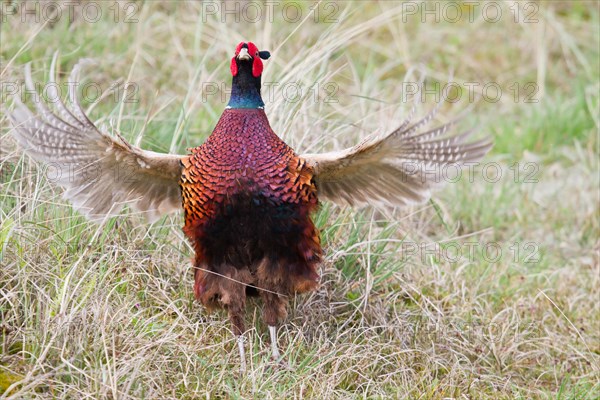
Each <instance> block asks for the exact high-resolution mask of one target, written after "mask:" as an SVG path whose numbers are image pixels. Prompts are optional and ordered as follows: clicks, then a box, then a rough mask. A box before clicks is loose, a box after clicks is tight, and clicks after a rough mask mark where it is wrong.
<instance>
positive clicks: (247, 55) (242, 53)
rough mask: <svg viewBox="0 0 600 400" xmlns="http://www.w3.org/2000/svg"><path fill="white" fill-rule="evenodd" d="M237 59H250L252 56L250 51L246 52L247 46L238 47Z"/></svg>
mask: <svg viewBox="0 0 600 400" xmlns="http://www.w3.org/2000/svg"><path fill="white" fill-rule="evenodd" d="M237 59H238V60H242V61H244V60H251V59H252V56H251V55H250V53H248V49H247V48H242V49H240V53H239V54H238V55H237Z"/></svg>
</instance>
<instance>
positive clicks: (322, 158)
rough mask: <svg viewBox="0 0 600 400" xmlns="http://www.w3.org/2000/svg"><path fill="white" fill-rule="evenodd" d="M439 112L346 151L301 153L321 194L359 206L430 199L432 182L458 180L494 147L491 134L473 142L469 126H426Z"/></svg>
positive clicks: (341, 202) (323, 196)
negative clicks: (454, 128)
mask: <svg viewBox="0 0 600 400" xmlns="http://www.w3.org/2000/svg"><path fill="white" fill-rule="evenodd" d="M436 111H437V107H436V108H434V109H433V110H432V111H431V112H430V113H429V114H427V115H426V116H425V117H424V118H422V119H421V120H419V121H417V122H416V123H414V124H412V125H411V123H410V122H411V121H410V120H411V118H410V117H409V118H408V119H407V120H405V121H404V122H403V123H402V124H401V126H400V127H398V129H396V130H394V131H393V132H391V133H389V134H387V135H384V136H370V137H367V138H366V139H365V140H363V141H362V142H361V143H359V144H358V145H356V146H354V147H351V148H348V149H345V150H341V151H334V152H329V153H323V154H306V155H302V157H303V158H304V159H305V160H306V161H307V162H308V164H309V165H311V166H312V168H313V170H314V174H315V175H314V176H315V178H314V179H315V183H316V186H317V194H318V196H319V198H320V199H326V200H330V201H333V202H336V203H340V204H348V205H357V206H359V205H367V204H375V205H391V206H405V205H410V204H419V203H423V202H425V201H427V200H428V199H429V198H430V196H431V189H432V188H433V187H435V186H439V185H440V184H443V183H444V182H445V181H447V180H449V179H454V178H455V177H456V173H458V168H460V167H462V166H464V165H465V164H466V163H475V162H477V161H479V160H481V158H482V157H483V156H484V155H485V154H486V153H487V152H488V151H489V150H490V149H491V147H492V143H491V141H490V140H489V139H483V140H478V141H469V140H468V138H469V136H470V134H471V131H469V132H465V133H460V134H456V135H446V134H447V133H448V131H449V130H450V128H451V127H452V126H453V125H454V124H455V121H453V122H450V123H448V124H445V125H442V126H440V127H437V128H435V129H431V130H426V131H423V128H424V126H426V125H427V124H428V123H429V122H430V121H431V120H432V119H433V117H434V116H435V113H436ZM413 113H414V108H413V110H412V111H411V113H410V114H411V115H412V114H413Z"/></svg>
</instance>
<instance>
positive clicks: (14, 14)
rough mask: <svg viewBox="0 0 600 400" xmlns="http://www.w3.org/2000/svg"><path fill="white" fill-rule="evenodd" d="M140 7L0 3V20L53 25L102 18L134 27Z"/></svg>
mask: <svg viewBox="0 0 600 400" xmlns="http://www.w3.org/2000/svg"><path fill="white" fill-rule="evenodd" d="M141 7H142V3H139V2H134V1H128V2H120V1H78V0H65V1H43V0H37V1H2V2H0V20H1V21H2V22H3V23H6V22H8V21H9V18H13V19H17V20H19V21H20V22H21V23H48V24H50V25H52V24H56V23H58V22H60V21H62V20H67V21H68V23H72V22H74V21H76V20H77V21H84V22H86V23H95V22H98V21H100V20H101V19H103V18H104V19H108V20H110V21H113V22H115V23H125V24H134V23H137V22H139V19H138V16H139V13H140V10H141Z"/></svg>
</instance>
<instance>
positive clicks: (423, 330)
mask: <svg viewBox="0 0 600 400" xmlns="http://www.w3.org/2000/svg"><path fill="white" fill-rule="evenodd" d="M0 3H1V5H2V7H3V8H2V11H3V14H2V18H3V21H2V23H1V24H0V30H1V32H0V33H1V35H0V44H1V46H0V74H1V75H0V76H1V79H2V87H1V89H2V92H1V93H0V94H1V96H2V101H1V106H2V112H1V113H0V129H1V130H0V140H1V141H0V197H1V198H2V201H1V205H0V223H1V226H0V263H1V266H2V267H1V268H0V393H2V392H4V396H6V397H8V398H115V399H116V398H119V399H125V398H190V399H191V398H203V399H204V398H224V399H238V398H240V399H241V398H267V399H269V398H272V399H279V398H315V399H326V398H327V399H329V398H339V399H347V398H374V399H377V398H381V399H383V398H407V399H416V398H419V399H448V398H456V399H515V398H517V399H519V398H521V399H593V398H598V397H599V396H600V384H599V383H598V382H600V334H599V333H598V332H600V304H599V303H600V297H599V287H600V266H599V257H598V251H599V249H600V242H599V237H600V232H599V231H600V227H599V217H600V213H599V205H598V204H599V201H598V200H599V199H598V192H599V174H598V169H599V165H598V154H599V152H598V128H599V124H600V117H599V112H598V107H599V95H598V92H599V90H600V78H599V77H600V72H599V65H600V63H599V53H598V48H599V42H600V40H599V35H600V33H599V26H600V24H599V12H598V4H597V3H596V2H544V3H537V2H519V3H517V2H492V3H493V4H495V6H489V5H488V6H486V5H485V4H484V3H480V2H458V3H456V2H450V3H444V2H429V3H427V5H425V3H421V2H404V3H401V2H395V1H385V2H383V1H382V2H378V3H371V2H353V3H350V2H337V3H334V2H329V1H325V0H323V1H322V2H321V3H319V4H318V6H317V7H312V6H309V4H308V3H301V4H300V3H297V2H281V4H275V5H274V4H271V3H262V2H261V3H257V2H249V3H245V2H244V3H237V6H236V5H235V4H236V3H230V4H229V5H228V6H226V5H224V4H221V3H210V2H208V3H206V2H205V3H202V4H201V3H195V2H187V3H177V2H146V3H144V4H142V3H138V2H120V3H112V2H110V3H109V2H91V1H90V2H84V3H83V5H81V6H77V7H75V8H73V10H72V11H73V12H72V16H73V18H72V20H71V21H70V20H69V15H70V14H69V12H68V11H69V9H68V8H67V7H66V6H64V5H62V4H59V3H53V2H46V1H42V2H39V3H36V2H33V1H28V2H27V3H25V2H20V1H13V2H10V1H9V2H7V1H2V2H0ZM11 4H12V5H11ZM35 4H37V8H36V5H35ZM448 4H450V5H448ZM84 6H85V7H84ZM24 7H29V8H27V9H28V10H30V12H29V13H27V12H26V9H25V8H24ZM52 7H54V9H53V8H52ZM227 7H229V8H227ZM236 7H237V8H238V13H237V14H235V13H233V14H232V13H228V11H231V10H234V12H235V8H236ZM494 7H497V8H498V9H499V10H500V14H497V11H498V9H496V8H494ZM57 9H58V11H61V14H60V16H57V15H58V14H53V13H54V12H57ZM31 10H33V11H31ZM97 10H100V13H97V12H96V11H97ZM427 10H429V13H428V12H427ZM458 13H460V18H458V15H459V14H458ZM242 40H252V41H254V42H255V43H257V44H258V45H259V47H260V48H261V49H267V50H270V51H271V53H272V55H273V56H272V58H271V59H270V60H269V61H267V62H266V63H265V64H266V69H265V74H264V79H263V81H264V82H263V83H264V90H263V93H264V98H265V102H266V110H267V114H268V116H269V118H270V120H271V124H272V126H273V128H274V130H275V131H276V132H278V133H279V134H280V135H281V136H282V137H283V138H284V140H286V141H287V142H288V143H290V144H291V145H293V146H294V147H295V148H297V149H298V151H299V152H314V151H322V150H330V149H338V148H342V147H343V146H347V145H351V144H353V143H355V142H356V141H358V140H360V139H361V138H364V137H365V136H366V135H367V134H369V133H371V132H375V131H386V130H389V129H392V128H394V127H395V126H396V125H398V123H399V121H401V120H402V117H403V116H404V115H405V114H406V113H407V112H408V110H409V108H410V96H408V99H407V98H406V97H407V96H406V94H407V93H409V94H410V93H411V90H412V89H413V88H414V84H415V82H418V78H419V76H420V71H421V72H425V73H426V75H427V79H426V81H425V83H426V87H427V88H428V89H429V92H428V94H427V96H425V97H424V98H422V99H420V100H419V101H418V104H419V107H418V112H419V114H424V113H426V112H427V111H428V110H429V109H431V107H432V106H433V104H434V103H435V101H436V99H435V97H436V95H435V93H439V92H440V90H439V89H440V88H441V87H442V86H443V85H444V84H445V82H447V81H448V79H450V80H451V82H454V85H452V86H453V89H452V91H451V93H452V94H453V96H454V97H453V98H452V99H455V100H456V101H451V102H448V103H447V104H446V105H444V106H443V107H442V109H441V112H440V115H439V116H438V117H437V118H436V122H438V123H439V122H444V121H447V120H449V119H452V118H453V117H454V116H456V115H457V114H460V113H464V114H465V117H464V118H463V120H462V121H461V123H460V127H462V128H470V127H475V128H476V134H475V135H476V136H477V137H483V136H486V135H490V136H492V137H493V139H494V142H495V146H494V148H493V150H492V151H491V153H490V154H489V155H488V156H487V157H486V159H485V160H484V163H483V164H482V165H479V166H477V167H475V168H474V169H473V170H471V171H464V172H463V174H462V175H461V177H460V179H454V176H452V177H447V178H448V179H447V180H451V181H452V182H449V183H448V184H447V185H445V187H443V188H441V189H440V190H439V191H437V192H436V193H435V195H434V198H433V201H431V202H429V203H428V204H425V205H423V206H420V207H414V208H410V209H397V210H391V209H384V210H376V209H372V208H364V209H361V210H351V209H347V208H341V207H337V206H334V205H332V204H328V203H323V204H322V206H321V209H320V211H319V212H318V213H317V214H316V215H315V219H316V222H317V225H318V226H319V228H320V229H321V230H322V239H323V243H324V247H325V252H326V254H325V261H324V263H323V265H322V266H321V269H320V272H321V275H322V278H321V286H320V289H319V290H318V291H316V292H314V293H312V294H310V295H305V296H301V297H298V298H296V299H293V300H292V301H291V305H292V307H291V310H290V315H289V317H288V320H287V322H286V323H285V324H284V325H282V326H281V328H280V329H279V331H278V334H279V343H280V345H281V347H282V349H283V352H284V353H285V357H286V359H287V361H288V363H289V364H290V366H291V367H292V368H293V370H292V371H288V370H285V369H281V368H278V367H277V366H276V365H274V364H273V363H272V362H271V360H270V358H269V346H268V333H267V329H266V327H265V326H264V324H263V323H262V322H261V318H260V309H259V308H256V307H257V306H258V307H260V304H254V303H251V304H250V305H249V307H248V317H247V326H248V327H250V328H251V329H250V331H249V333H248V339H247V348H249V351H248V358H249V360H248V361H249V371H248V372H247V373H245V374H243V375H241V376H240V375H239V373H238V366H239V356H238V353H237V346H236V343H235V340H234V337H233V336H232V335H231V332H230V327H229V324H228V321H227V318H226V315H225V314H224V313H218V312H217V313H213V314H208V313H207V312H206V311H205V310H204V309H203V308H202V307H201V306H200V305H199V304H198V303H197V302H195V301H194V299H193V290H192V287H193V277H192V271H191V266H190V258H191V249H190V246H189V244H188V243H187V242H186V241H185V240H184V237H183V235H182V233H181V226H182V224H183V221H182V216H181V215H173V216H171V217H167V218H163V219H162V220H161V221H159V222H157V223H154V224H152V225H147V224H145V223H144V220H143V219H142V218H141V217H139V216H136V215H133V214H132V213H131V212H130V211H124V212H123V215H122V216H121V217H119V218H114V219H111V220H110V221H108V222H107V224H106V225H104V226H98V225H95V224H94V223H91V222H88V221H86V220H85V219H84V218H83V217H82V216H80V215H79V214H77V212H75V211H73V210H72V209H71V208H70V207H69V206H68V204H67V203H66V202H65V201H64V200H62V199H61V190H60V189H59V188H57V187H55V186H53V184H52V180H53V179H55V176H54V175H53V174H55V173H56V171H53V170H52V168H50V169H44V168H42V167H39V166H36V165H35V163H34V162H33V161H32V160H31V159H29V158H28V157H24V156H22V153H21V152H20V151H18V149H17V147H16V146H15V143H14V141H13V140H12V138H11V135H10V129H11V128H10V125H9V122H8V120H7V117H6V114H5V112H4V111H6V110H10V109H11V107H12V101H11V100H10V97H11V95H12V94H13V93H15V92H16V93H17V95H19V96H22V97H23V99H24V100H25V101H27V102H30V101H31V99H30V95H28V94H26V93H25V92H24V91H23V90H22V87H21V86H20V85H21V83H22V76H23V65H24V64H25V63H26V62H29V61H32V69H33V72H34V80H35V81H36V82H38V83H39V86H38V88H39V89H40V90H42V89H44V88H45V87H44V86H43V83H44V82H46V81H47V73H48V69H49V64H50V60H51V58H52V55H53V53H54V52H55V51H59V52H60V75H59V78H60V81H61V82H64V81H66V79H67V76H68V71H69V70H70V69H71V68H72V66H73V65H74V64H75V63H76V62H77V60H78V59H80V58H93V59H94V60H95V61H96V64H95V65H92V66H88V67H86V69H85V70H84V71H83V74H82V76H83V77H84V78H85V79H84V82H87V83H88V84H87V85H83V86H82V87H81V88H80V89H82V90H83V91H84V94H86V95H87V97H86V98H85V99H84V103H85V104H91V103H93V102H94V100H96V97H97V93H99V90H102V91H106V93H107V95H106V96H105V97H104V98H103V99H102V100H101V101H100V102H99V103H98V104H97V105H95V106H94V107H93V109H92V110H91V112H90V115H91V116H92V119H93V120H94V121H99V124H100V125H102V126H104V127H105V129H107V130H109V131H110V130H113V129H118V131H119V132H121V133H122V134H123V135H124V136H125V137H126V138H128V139H129V140H131V141H133V142H137V143H140V144H141V146H143V147H144V148H147V149H152V150H156V151H164V152H168V151H171V152H179V153H184V152H185V149H186V148H187V147H192V146H196V145H198V144H200V143H201V142H202V141H203V140H204V139H205V138H206V137H207V135H208V134H209V133H210V132H211V130H212V128H213V126H214V124H215V123H216V121H217V119H218V117H219V115H220V113H221V111H222V109H223V107H224V106H225V104H226V101H227V96H226V91H227V88H228V85H229V83H230V82H229V81H230V74H229V69H228V66H229V59H230V58H231V56H232V53H233V49H234V48H235V45H236V44H237V43H238V42H239V41H242ZM407 72H408V73H407ZM124 81H125V82H129V84H127V85H124V84H123V82H124ZM403 82H405V83H404V84H403ZM113 84H114V85H113ZM111 85H113V86H111ZM427 85H428V86H427ZM436 85H437V86H436ZM440 85H441V86H440ZM61 88H66V86H64V85H63V86H61ZM457 88H460V89H459V90H457ZM63 93H66V92H65V91H63ZM459 94H460V95H461V96H460V99H457V96H458V95H459ZM407 100H408V101H407Z"/></svg>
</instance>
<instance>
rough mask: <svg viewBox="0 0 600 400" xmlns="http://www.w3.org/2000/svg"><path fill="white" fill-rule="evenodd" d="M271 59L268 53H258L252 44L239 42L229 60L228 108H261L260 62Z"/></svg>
mask: <svg viewBox="0 0 600 400" xmlns="http://www.w3.org/2000/svg"><path fill="white" fill-rule="evenodd" d="M269 57H271V53H269V52H268V51H259V50H258V47H256V45H255V44H254V43H252V42H241V43H240V44H238V45H237V47H236V48H235V55H234V56H233V58H232V59H231V65H230V69H231V75H232V76H233V78H232V85H231V86H232V87H231V99H230V100H229V104H228V106H227V107H228V108H263V107H264V106H265V103H264V102H263V100H262V97H261V96H260V87H261V83H260V79H261V75H262V72H263V62H262V60H267V59H268V58H269Z"/></svg>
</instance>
